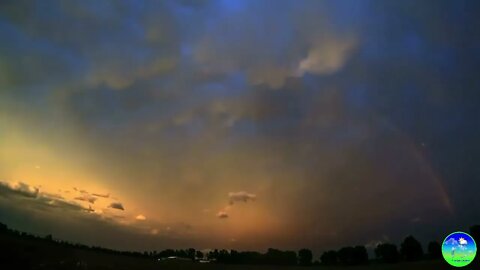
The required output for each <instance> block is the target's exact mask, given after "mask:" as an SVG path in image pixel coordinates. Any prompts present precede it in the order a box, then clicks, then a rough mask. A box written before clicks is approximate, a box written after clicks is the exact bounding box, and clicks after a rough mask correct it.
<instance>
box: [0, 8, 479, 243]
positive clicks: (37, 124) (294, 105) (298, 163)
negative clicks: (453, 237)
mask: <svg viewBox="0 0 480 270" xmlns="http://www.w3.org/2000/svg"><path fill="white" fill-rule="evenodd" d="M478 8H479V4H478V3H476V2H474V1H447V0H440V1H435V3H432V2H430V1H421V2H420V1H413V0H404V1H395V2H393V1H376V0H365V1H355V0H351V1H350V0H346V1H309V0H298V1H282V0H265V1H255V0H245V1H169V0H166V1H161V2H153V1H101V2H99V1H81V2H73V3H63V2H60V1H55V0H47V1H41V2H35V3H31V2H30V1H23V0H20V1H19V0H17V1H2V2H1V4H0V36H2V37H3V38H2V44H1V46H0V89H1V90H0V130H1V131H2V132H1V134H0V136H1V138H2V139H1V140H0V179H5V180H8V181H17V182H18V181H23V182H24V183H29V184H21V183H19V184H17V185H16V186H9V185H1V186H0V193H1V195H2V196H1V199H2V200H3V203H4V205H8V206H5V207H4V209H5V210H4V211H3V210H2V212H1V213H2V215H5V216H7V214H11V215H10V216H8V217H9V219H11V220H12V221H15V220H17V221H18V220H21V219H20V218H18V219H15V218H14V217H13V216H14V215H13V214H12V213H13V212H14V211H16V212H15V213H17V212H22V208H28V209H30V208H31V207H33V206H32V205H37V206H35V208H46V209H50V208H51V207H53V205H55V206H56V207H57V208H58V210H60V209H63V208H72V209H77V210H78V212H79V213H82V214H95V215H97V214H102V215H104V216H109V218H111V219H113V220H115V221H116V222H117V221H118V222H117V223H119V224H120V222H119V220H124V221H122V222H123V223H121V224H122V225H121V226H126V227H127V228H129V227H128V226H130V224H129V223H128V222H132V223H134V224H135V225H136V226H144V227H142V229H143V231H147V232H148V234H149V235H157V236H163V235H169V234H171V235H172V237H176V239H178V241H179V242H182V241H185V242H187V243H188V242H189V239H193V236H192V235H197V236H199V235H200V236H211V235H215V237H204V238H203V240H202V241H198V243H201V245H203V246H208V247H212V246H217V247H228V248H230V247H232V248H237V249H239V248H242V247H243V248H254V249H261V248H262V247H271V246H278V247H279V248H281V247H292V246H295V247H296V246H298V245H307V244H308V245H310V246H311V247H312V248H315V249H317V250H322V248H324V247H331V245H340V244H341V243H342V241H346V242H348V243H347V244H350V243H351V242H357V243H363V242H365V243H368V242H371V241H372V239H383V238H382V237H383V236H384V235H388V236H389V237H390V239H392V241H393V240H395V238H399V237H402V236H403V235H404V234H406V233H411V232H412V231H414V232H416V233H418V234H419V235H420V237H422V235H423V236H424V237H427V236H428V237H437V236H438V235H439V234H441V233H442V232H443V231H448V230H450V229H453V228H452V226H454V225H455V224H464V225H465V226H467V225H470V224H469V223H472V222H473V221H475V220H478V218H479V217H478V213H477V212H474V211H470V210H468V209H478V208H480V201H479V199H478V194H476V190H478V189H479V188H480V187H479V186H478V181H476V179H477V176H478V175H480V172H479V166H477V164H476V160H479V158H480V157H479V153H480V150H479V144H478V138H479V137H480V129H479V128H478V125H476V123H477V122H478V119H477V118H478V117H477V115H479V114H480V111H479V110H480V109H479V108H480V107H479V106H478V100H480V96H479V91H477V88H478V85H480V84H479V78H478V75H477V73H478V70H479V69H480V66H479V63H480V61H479V56H478V48H479V46H480V45H479V44H480V38H479V37H480V33H479V32H480V30H479V29H480V26H479V22H478V18H477V17H478V16H477V14H476V11H477V10H478ZM79 183H82V187H81V188H78V189H77V190H73V191H72V190H71V188H72V187H74V186H77V187H79ZM40 186H42V187H40ZM459 187H469V188H468V189H466V190H464V189H463V190H460V188H459ZM58 189H62V190H69V191H70V192H71V193H62V194H61V195H62V196H63V197H65V198H63V199H62V198H61V197H58V196H56V195H59V193H58V192H57V190H58ZM82 189H86V190H88V191H86V190H82ZM242 190H246V191H249V192H246V191H242ZM47 191H48V192H47ZM90 191H97V192H95V193H94V192H90ZM105 191H107V192H105ZM231 191H239V192H231ZM110 192H111V195H110ZM229 192H231V194H229ZM250 192H253V193H250ZM47 193H48V194H47ZM226 194H229V197H228V198H226V197H225V195H226ZM257 195H258V197H259V198H261V200H260V199H259V200H256V201H255V204H250V202H251V201H253V199H255V197H256V196H257ZM116 196H118V198H117V197H116ZM70 197H71V198H70ZM5 198H15V203H14V204H13V205H15V207H16V208H13V207H12V206H11V204H8V203H9V202H8V201H7V199H5ZM74 198H77V199H76V200H74ZM407 198H408V199H407ZM227 200H228V201H229V202H230V203H232V204H234V206H233V207H234V208H233V209H230V208H225V209H221V211H220V212H219V213H218V214H219V216H218V217H224V218H226V217H227V216H228V219H227V220H223V221H226V222H219V220H218V219H217V218H215V217H214V216H213V214H211V213H205V211H202V210H203V209H218V208H219V207H221V206H223V205H225V204H228V202H227ZM49 202H52V204H51V205H50V204H49ZM112 202H113V203H112ZM120 202H122V203H124V205H125V206H128V209H125V208H124V205H123V204H122V203H120ZM243 202H248V203H247V204H243ZM111 203H112V204H111ZM89 205H91V206H90V207H91V209H92V210H93V211H94V212H93V213H92V212H91V211H90V208H89ZM109 206H110V207H109ZM228 207H231V205H228ZM13 209H15V210H13ZM366 209H368V211H366ZM120 210H124V211H120ZM35 211H37V210H35ZM38 211H40V210H38ZM100 211H101V213H100ZM74 212H75V211H74ZM4 213H5V214H4ZM75 213H76V212H75ZM138 213H142V215H143V216H146V217H148V219H147V220H143V221H142V222H137V220H135V219H134V217H137V215H138ZM119 215H122V216H121V217H122V218H120V217H118V218H116V216H119ZM92 216H93V215H92ZM453 216H454V217H455V222H454V221H452V220H453V218H452V217H453ZM2 217H3V216H2ZM33 217H35V215H33V214H32V217H31V218H33ZM59 217H61V215H59ZM56 218H57V216H55V217H54V218H52V220H56ZM89 218H91V217H90V216H89ZM89 220H90V219H89ZM125 220H127V221H125ZM412 220H419V222H412ZM52 222H53V221H52ZM52 222H50V221H46V220H42V222H37V223H35V224H37V225H35V226H37V227H38V228H40V227H42V226H43V225H42V224H50V225H51V224H52ZM65 222H66V221H65ZM117 223H115V224H117ZM17 224H22V222H20V221H18V222H17ZM32 224H33V223H32ZM94 224H98V223H96V222H94ZM102 224H103V223H102ZM108 224H110V223H108ZM185 224H188V226H187V225H185ZM351 224H356V226H355V227H354V228H353V227H352V225H351ZM110 225H111V224H110ZM110 225H108V226H110ZM117 225H118V224H117ZM117 225H115V226H117ZM174 225H175V226H174ZM79 226H80V225H79ZM102 226H103V225H102ZM105 226H107V225H105ZM108 226H107V227H108ZM112 226H113V225H112ZM121 226H120V227H121ZM92 227H95V226H92ZM432 227H434V228H435V230H436V231H434V232H432V231H431V228H432ZM75 228H77V230H79V231H82V232H84V231H88V230H83V229H80V228H78V227H75ZM167 228H173V229H171V230H168V229H167ZM32 230H35V228H33V227H32ZM72 230H73V229H72ZM107 231H108V230H107ZM119 231H121V229H119ZM153 231H155V232H156V233H153ZM232 238H234V239H237V241H236V242H235V244H234V245H235V246H232V245H233V244H232V242H231V241H229V239H232ZM116 239H117V237H113V236H112V239H103V240H104V242H106V243H113V242H114V241H116ZM428 240H430V239H428ZM185 242H183V243H185ZM169 243H171V242H169ZM187 246H188V245H187Z"/></svg>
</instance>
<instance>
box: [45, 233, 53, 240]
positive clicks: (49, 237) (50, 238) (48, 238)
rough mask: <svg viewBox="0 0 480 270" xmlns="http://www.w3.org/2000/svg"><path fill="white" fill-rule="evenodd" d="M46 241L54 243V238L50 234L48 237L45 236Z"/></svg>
mask: <svg viewBox="0 0 480 270" xmlns="http://www.w3.org/2000/svg"><path fill="white" fill-rule="evenodd" d="M45 240H47V241H53V236H52V235H51V234H48V235H46V236H45Z"/></svg>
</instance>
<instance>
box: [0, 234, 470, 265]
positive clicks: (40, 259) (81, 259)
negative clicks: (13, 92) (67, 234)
mask: <svg viewBox="0 0 480 270" xmlns="http://www.w3.org/2000/svg"><path fill="white" fill-rule="evenodd" d="M0 269H2V270H4V269H5V270H7V269H48V270H56V269H112V270H113V269H118V270H147V269H165V270H175V269H186V270H190V269H191V270H196V269H198V270H216V269H226V270H241V269H246V270H250V269H251V270H254V269H258V270H270V269H272V270H273V269H285V270H297V269H298V270H299V269H302V270H305V269H312V270H313V269H324V270H335V269H354V270H366V269H377V270H396V269H413V270H417V269H418V270H429V269H432V270H441V269H452V268H451V267H449V266H448V265H447V264H446V263H445V262H443V261H422V262H415V263H399V264H392V265H388V264H370V265H367V266H355V267H326V266H312V267H300V266H295V267H286V266H264V265H262V266H253V265H222V264H216V263H206V264H201V263H196V262H188V261H163V262H157V261H155V260H154V259H152V258H147V257H142V256H132V255H122V254H118V253H109V252H108V251H101V250H94V249H89V248H81V247H74V246H71V245H66V244H61V243H58V242H55V241H51V240H46V239H38V238H36V239H35V238H30V237H25V236H20V235H14V234H11V233H10V234H8V233H0ZM472 269H475V268H472Z"/></svg>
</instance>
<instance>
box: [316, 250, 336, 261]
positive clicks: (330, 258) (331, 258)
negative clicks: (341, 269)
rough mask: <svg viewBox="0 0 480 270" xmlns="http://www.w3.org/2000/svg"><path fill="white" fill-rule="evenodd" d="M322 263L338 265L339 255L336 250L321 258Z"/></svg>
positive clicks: (326, 253) (324, 254)
mask: <svg viewBox="0 0 480 270" xmlns="http://www.w3.org/2000/svg"><path fill="white" fill-rule="evenodd" d="M320 261H321V262H322V264H324V265H335V264H337V263H338V254H337V252H336V251H335V250H330V251H326V252H324V253H323V254H322V256H321V257H320Z"/></svg>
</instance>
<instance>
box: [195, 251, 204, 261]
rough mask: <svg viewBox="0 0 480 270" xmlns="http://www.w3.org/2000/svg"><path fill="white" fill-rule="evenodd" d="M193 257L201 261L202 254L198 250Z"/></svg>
mask: <svg viewBox="0 0 480 270" xmlns="http://www.w3.org/2000/svg"><path fill="white" fill-rule="evenodd" d="M195 256H196V257H197V258H199V259H203V252H201V251H200V250H197V253H196V254H195Z"/></svg>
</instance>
